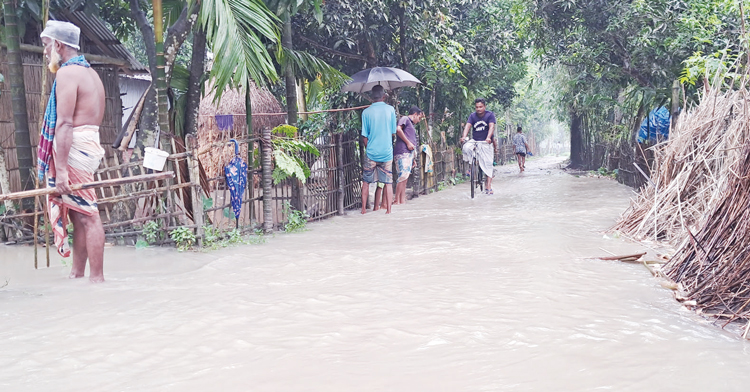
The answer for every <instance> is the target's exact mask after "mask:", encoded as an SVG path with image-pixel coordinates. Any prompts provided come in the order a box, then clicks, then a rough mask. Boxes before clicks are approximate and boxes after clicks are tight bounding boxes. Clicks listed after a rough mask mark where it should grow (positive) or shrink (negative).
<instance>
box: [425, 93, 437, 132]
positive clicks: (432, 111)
mask: <svg viewBox="0 0 750 392" xmlns="http://www.w3.org/2000/svg"><path fill="white" fill-rule="evenodd" d="M436 96H437V83H436V84H435V85H434V86H432V91H430V110H429V113H430V118H429V119H428V120H427V142H428V143H429V142H432V129H433V128H432V126H433V124H434V123H435V97H436Z"/></svg>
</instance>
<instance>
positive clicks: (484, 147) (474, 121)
mask: <svg viewBox="0 0 750 392" xmlns="http://www.w3.org/2000/svg"><path fill="white" fill-rule="evenodd" d="M474 109H475V110H476V111H475V112H474V113H472V114H471V115H470V116H469V119H468V120H467V121H466V125H465V126H464V133H463V135H462V136H461V143H463V142H464V141H465V140H466V136H467V135H468V134H469V131H472V132H471V140H469V141H467V142H466V143H465V144H464V146H463V153H464V160H465V161H467V162H470V161H471V159H472V158H474V157H475V154H476V159H477V162H478V163H479V167H480V168H481V169H482V171H483V172H484V174H485V176H486V177H487V180H486V183H485V188H484V191H485V193H487V194H489V195H491V194H493V193H494V192H493V191H492V176H493V174H494V168H493V167H492V164H493V161H494V159H495V148H494V144H493V139H494V137H495V124H497V120H495V113H492V112H491V111H489V110H487V106H486V104H485V101H484V99H482V98H477V99H476V100H474ZM475 149H476V151H475Z"/></svg>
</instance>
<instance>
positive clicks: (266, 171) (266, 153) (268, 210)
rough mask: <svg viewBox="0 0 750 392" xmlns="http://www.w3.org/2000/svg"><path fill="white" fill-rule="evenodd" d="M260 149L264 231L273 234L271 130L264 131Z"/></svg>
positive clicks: (265, 129)
mask: <svg viewBox="0 0 750 392" xmlns="http://www.w3.org/2000/svg"><path fill="white" fill-rule="evenodd" d="M260 148H261V152H262V155H263V157H262V160H261V165H262V167H263V179H262V181H263V231H264V232H266V233H272V232H273V209H272V206H271V204H272V203H273V199H272V197H271V192H272V189H273V185H272V184H273V182H272V181H273V178H272V174H271V164H272V160H271V154H272V151H271V129H270V128H268V127H266V128H264V129H263V134H262V136H261V143H260Z"/></svg>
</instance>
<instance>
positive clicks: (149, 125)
mask: <svg viewBox="0 0 750 392" xmlns="http://www.w3.org/2000/svg"><path fill="white" fill-rule="evenodd" d="M130 13H131V15H132V17H133V19H134V20H135V22H136V24H137V25H138V29H139V30H140V31H141V35H142V36H143V42H144V45H145V46H146V57H148V68H149V72H150V73H151V78H152V82H151V87H149V89H148V91H147V92H146V99H145V100H144V103H143V110H142V111H141V118H140V128H138V136H137V140H136V143H137V146H138V149H139V150H141V152H142V151H143V148H144V147H153V146H154V145H155V144H156V124H157V118H158V107H157V103H156V84H155V83H154V81H155V76H156V73H157V72H156V38H155V37H154V29H153V28H152V27H151V23H150V22H149V20H148V18H147V17H146V13H145V12H143V10H141V5H140V2H139V1H138V0H130Z"/></svg>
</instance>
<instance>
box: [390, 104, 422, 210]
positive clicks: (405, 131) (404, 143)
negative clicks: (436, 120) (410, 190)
mask: <svg viewBox="0 0 750 392" xmlns="http://www.w3.org/2000/svg"><path fill="white" fill-rule="evenodd" d="M422 116H423V114H422V111H421V110H420V109H419V108H418V107H416V106H412V107H411V109H409V115H408V116H403V117H401V119H400V120H398V127H397V128H396V145H395V146H394V147H393V155H394V159H395V160H396V168H397V169H398V181H397V183H396V201H395V202H394V203H393V204H405V203H406V181H407V180H408V179H409V176H410V175H411V169H412V168H413V167H414V156H415V154H416V152H415V148H416V145H417V130H416V129H415V128H414V123H418V122H420V121H421V120H422Z"/></svg>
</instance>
